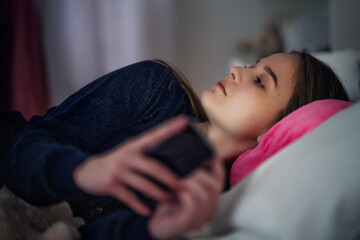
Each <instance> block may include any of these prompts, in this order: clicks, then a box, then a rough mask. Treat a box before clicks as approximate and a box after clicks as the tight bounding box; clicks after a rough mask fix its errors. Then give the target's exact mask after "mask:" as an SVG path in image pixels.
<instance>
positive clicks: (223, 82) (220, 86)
mask: <svg viewBox="0 0 360 240" xmlns="http://www.w3.org/2000/svg"><path fill="white" fill-rule="evenodd" d="M216 86H217V87H218V88H220V90H221V91H222V92H223V93H224V95H225V96H226V89H225V87H226V83H225V80H221V81H219V82H218V83H216Z"/></svg>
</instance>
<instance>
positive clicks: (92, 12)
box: [39, 0, 177, 104]
mask: <svg viewBox="0 0 360 240" xmlns="http://www.w3.org/2000/svg"><path fill="white" fill-rule="evenodd" d="M39 2H40V6H41V13H42V16H43V17H42V19H43V23H44V34H45V46H46V56H47V61H48V62H47V63H48V73H49V79H50V87H51V92H52V96H53V103H54V104H59V103H61V101H63V100H64V99H65V98H66V97H68V96H69V95H70V94H72V93H73V92H75V91H76V90H78V89H79V88H81V87H82V86H84V85H85V84H87V83H89V82H91V81H92V80H94V79H96V78H97V77H100V76H101V75H104V74H106V73H108V72H111V71H113V70H116V69H118V68H121V67H123V66H125V65H128V64H131V63H134V62H137V61H141V60H145V59H152V58H163V59H165V60H167V61H170V62H173V63H174V64H176V56H177V47H176V46H177V41H176V39H177V38H176V36H175V32H176V30H175V28H176V14H175V10H176V5H175V2H176V1H166V0H165V1H164V0H101V1H99V0H61V1H58V0H39Z"/></svg>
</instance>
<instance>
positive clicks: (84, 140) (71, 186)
mask: <svg viewBox="0 0 360 240" xmlns="http://www.w3.org/2000/svg"><path fill="white" fill-rule="evenodd" d="M174 80H176V78H175V76H174V74H173V73H172V71H171V69H169V68H168V67H166V66H164V65H162V64H160V63H156V62H153V61H144V62H140V63H136V64H133V65H130V66H128V67H125V68H122V69H119V70H117V71H114V72H112V73H109V74H107V75H105V76H103V77H101V78H99V79H97V80H95V81H93V82H92V83H90V84H89V85H87V86H85V87H84V88H82V89H81V90H79V91H78V92H76V93H75V94H73V95H72V96H70V97H69V98H67V99H66V100H65V101H64V102H63V103H62V104H60V105H59V106H56V107H53V108H51V109H50V110H49V111H48V112H47V113H46V114H45V115H44V116H36V117H33V118H32V119H31V120H30V121H25V119H24V118H23V117H22V116H21V114H19V113H18V112H11V113H5V114H2V115H1V135H0V137H1V139H0V143H1V145H0V161H1V165H0V180H1V183H2V184H4V185H6V186H7V187H8V188H9V189H10V190H11V191H13V192H14V193H15V194H17V195H18V196H19V197H21V198H23V199H24V200H26V201H27V202H29V203H31V204H34V205H39V206H45V205H50V204H54V203H58V202H60V201H64V200H66V201H68V202H69V203H70V206H71V208H72V210H73V212H74V214H75V215H79V216H81V217H84V218H88V219H89V221H88V223H87V224H86V225H85V226H83V227H81V228H80V231H81V233H82V237H83V239H149V238H150V236H149V235H148V232H147V221H148V219H147V218H144V217H141V216H139V215H137V214H136V213H134V212H133V211H131V210H130V209H128V208H127V207H126V206H124V205H122V204H121V203H120V202H118V201H116V200H115V199H113V198H112V197H99V196H92V195H89V194H86V193H84V192H82V191H81V190H80V189H79V188H78V187H77V186H76V185H75V183H74V181H73V179H72V171H73V169H74V168H75V167H76V166H78V165H79V164H80V163H82V162H83V161H84V160H85V159H86V158H87V157H88V156H89V155H92V154H98V153H101V152H104V151H106V150H108V149H110V148H112V147H114V146H116V145H117V144H118V143H120V142H122V141H123V140H125V139H127V138H129V137H132V136H135V135H137V134H139V133H141V132H143V131H145V130H147V129H149V128H151V127H153V126H155V125H157V124H158V123H160V122H162V121H164V120H166V119H169V118H171V117H173V116H176V115H179V114H187V115H193V109H192V106H191V103H190V101H189V98H188V96H187V94H186V92H185V91H184V90H183V88H182V87H181V86H180V84H179V83H177V82H173V81H174ZM108 206H111V207H108ZM98 209H110V211H107V212H106V211H97V210H98Z"/></svg>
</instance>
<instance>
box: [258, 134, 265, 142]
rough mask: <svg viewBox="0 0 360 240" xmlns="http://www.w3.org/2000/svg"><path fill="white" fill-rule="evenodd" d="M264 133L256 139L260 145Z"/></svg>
mask: <svg viewBox="0 0 360 240" xmlns="http://www.w3.org/2000/svg"><path fill="white" fill-rule="evenodd" d="M264 135H265V133H263V134H261V135H260V136H258V137H257V138H256V140H257V142H258V143H260V141H261V139H262V138H263V137H264Z"/></svg>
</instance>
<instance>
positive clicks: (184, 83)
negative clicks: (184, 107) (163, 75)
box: [154, 59, 208, 122]
mask: <svg viewBox="0 0 360 240" xmlns="http://www.w3.org/2000/svg"><path fill="white" fill-rule="evenodd" d="M154 61H156V62H159V63H161V64H164V65H165V66H167V67H169V68H170V69H171V70H172V72H173V73H174V75H175V77H176V79H174V81H173V82H171V83H170V85H169V87H170V86H171V84H172V83H174V82H178V83H180V85H181V87H182V88H183V89H184V90H185V92H186V93H187V95H188V96H189V99H190V102H191V105H192V107H193V109H194V114H195V117H196V118H197V119H198V120H199V121H200V122H205V121H207V120H208V118H207V116H206V114H205V111H204V109H203V107H202V106H201V103H200V99H199V97H198V96H197V95H196V93H195V91H194V90H193V88H192V87H191V84H190V82H189V81H188V80H187V78H186V77H185V76H184V74H182V73H181V72H180V71H179V70H178V69H177V68H176V67H175V66H173V65H172V64H170V63H168V62H165V61H163V60H160V59H154Z"/></svg>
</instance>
